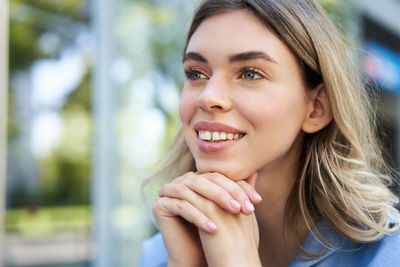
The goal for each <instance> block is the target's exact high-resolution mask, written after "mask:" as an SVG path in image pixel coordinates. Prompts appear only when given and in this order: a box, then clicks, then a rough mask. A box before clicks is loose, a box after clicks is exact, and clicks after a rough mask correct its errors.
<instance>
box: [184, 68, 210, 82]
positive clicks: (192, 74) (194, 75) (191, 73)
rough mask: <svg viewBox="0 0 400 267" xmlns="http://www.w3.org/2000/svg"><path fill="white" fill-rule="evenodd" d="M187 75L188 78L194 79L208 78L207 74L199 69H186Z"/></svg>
mask: <svg viewBox="0 0 400 267" xmlns="http://www.w3.org/2000/svg"><path fill="white" fill-rule="evenodd" d="M185 75H186V78H187V79H189V80H193V81H195V80H199V79H205V78H207V76H206V75H204V74H203V73H201V72H200V71H198V70H188V71H185Z"/></svg>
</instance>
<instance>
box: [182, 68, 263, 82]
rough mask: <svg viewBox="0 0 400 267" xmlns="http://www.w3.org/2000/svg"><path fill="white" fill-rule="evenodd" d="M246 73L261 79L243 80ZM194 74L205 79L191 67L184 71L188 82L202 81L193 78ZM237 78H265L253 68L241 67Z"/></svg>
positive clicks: (198, 71) (201, 73)
mask: <svg viewBox="0 0 400 267" xmlns="http://www.w3.org/2000/svg"><path fill="white" fill-rule="evenodd" d="M246 72H252V73H255V74H256V75H259V76H261V77H260V78H255V79H248V78H244V77H243V75H244V74H245V73H246ZM196 73H199V74H200V75H204V76H206V77H207V75H205V74H204V73H203V72H201V71H200V70H197V69H194V68H192V67H190V68H188V69H187V70H185V76H186V78H187V79H189V80H192V81H197V80H199V79H202V78H194V77H193V75H194V74H196ZM207 78H208V77H207ZM238 78H242V79H245V80H259V79H263V78H265V76H264V75H263V74H262V73H261V72H260V71H258V70H257V69H256V68H254V67H243V68H241V69H240V71H239V73H238Z"/></svg>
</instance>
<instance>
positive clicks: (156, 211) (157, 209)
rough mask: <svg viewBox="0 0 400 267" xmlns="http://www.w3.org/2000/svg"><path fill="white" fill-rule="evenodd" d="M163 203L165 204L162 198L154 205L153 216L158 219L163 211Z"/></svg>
mask: <svg viewBox="0 0 400 267" xmlns="http://www.w3.org/2000/svg"><path fill="white" fill-rule="evenodd" d="M162 202H163V199H162V198H161V199H159V200H157V201H156V202H154V204H153V206H152V212H153V215H154V216H156V217H157V215H158V214H159V213H160V211H161V208H162V206H163V203H162Z"/></svg>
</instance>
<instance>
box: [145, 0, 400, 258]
mask: <svg viewBox="0 0 400 267" xmlns="http://www.w3.org/2000/svg"><path fill="white" fill-rule="evenodd" d="M240 9H244V10H249V11H251V12H253V13H254V14H255V15H256V16H257V17H258V18H259V19H260V20H261V21H262V22H264V23H265V24H266V25H267V26H268V27H270V28H272V29H273V30H274V31H275V32H276V33H277V34H278V36H280V38H281V39H282V40H283V41H284V42H285V44H286V45H287V46H288V47H289V48H290V49H291V50H292V51H293V52H294V53H295V54H296V55H297V57H298V59H299V61H300V62H301V65H302V67H303V69H304V74H305V81H306V83H307V84H308V85H310V86H309V87H310V88H311V86H312V85H315V84H318V83H320V82H323V85H324V88H325V90H326V93H327V94H328V97H329V99H330V104H331V107H332V113H333V121H332V122H331V123H330V124H329V125H328V126H327V127H325V128H324V129H322V130H321V131H319V132H317V133H315V134H308V135H306V138H305V141H304V145H303V151H302V158H301V165H300V166H302V167H301V168H300V170H299V175H298V178H297V180H296V182H295V184H294V186H293V188H292V190H291V193H290V195H289V198H288V200H287V205H286V213H285V216H286V217H285V221H284V229H285V230H284V234H285V238H286V240H287V242H291V241H290V237H291V238H292V239H293V237H296V238H295V242H296V244H297V245H300V242H301V240H299V237H298V236H297V233H296V230H295V229H296V227H293V226H294V225H295V224H296V223H297V222H296V218H297V217H298V215H299V214H300V215H301V218H302V219H303V220H304V221H305V222H306V224H307V227H308V228H309V229H310V230H311V229H312V228H313V226H314V225H315V221H316V219H319V218H324V219H325V220H326V221H327V222H328V223H329V224H330V226H331V227H333V228H334V229H335V230H336V231H337V232H338V233H339V234H341V235H343V236H345V237H346V238H348V239H350V240H352V241H355V242H373V241H376V240H378V239H380V238H381V237H383V236H384V235H385V234H390V233H394V232H395V231H397V230H398V229H399V228H400V226H399V223H398V218H399V212H398V211H397V210H396V209H395V208H394V205H395V204H396V203H397V202H398V198H397V197H396V196H395V195H394V194H393V193H392V192H391V191H390V189H389V186H390V185H391V184H392V182H393V180H392V177H391V174H390V173H391V172H390V168H389V167H388V166H387V164H386V163H385V162H384V160H383V157H382V154H381V148H380V146H379V144H378V141H377V137H376V133H375V129H376V122H375V116H374V109H373V107H372V105H371V101H370V96H369V95H368V92H367V90H366V88H365V87H364V85H363V83H362V79H361V74H360V70H359V67H358V66H359V64H358V62H357V61H356V60H355V57H354V56H352V54H350V52H349V50H348V46H347V45H346V42H345V39H344V38H343V36H342V34H341V33H340V32H339V31H338V30H337V29H336V27H335V26H334V25H333V24H332V22H331V21H330V20H329V18H328V16H327V15H326V13H325V11H324V10H323V9H322V8H321V7H320V6H319V5H318V4H317V3H316V2H315V1H313V0H279V1H278V0H274V1H267V0H209V1H206V2H204V3H203V4H202V5H201V6H200V8H199V9H198V10H197V12H196V13H195V16H194V19H193V22H192V25H191V28H190V30H189V33H188V37H187V42H188V41H189V40H190V38H191V36H192V35H193V33H194V32H195V31H196V29H197V28H198V27H199V25H200V24H201V23H202V22H203V21H204V20H205V19H207V18H209V17H211V16H213V15H216V14H219V13H222V12H229V11H233V10H240ZM190 170H195V165H194V160H193V157H192V155H191V154H190V151H189V149H188V147H187V145H186V143H185V140H184V135H183V132H182V129H181V130H180V131H179V132H178V135H177V137H176V139H175V141H174V142H173V144H172V150H171V151H170V153H169V154H168V155H167V160H166V161H165V162H164V164H163V165H162V166H161V167H160V169H159V171H157V173H155V174H154V176H153V177H160V176H161V175H164V177H165V174H166V173H167V174H168V175H167V176H168V177H176V176H180V175H182V174H183V173H186V172H188V171H190ZM393 217H397V220H396V221H395V222H394V223H393V224H392V220H393ZM318 235H320V234H319V233H318V232H317V236H318ZM318 239H323V240H324V237H323V236H318ZM325 245H326V244H325ZM327 246H329V242H328V245H327ZM301 251H302V253H303V254H304V255H305V256H306V257H311V258H312V257H313V256H315V255H316V254H312V253H309V252H307V251H305V250H304V249H302V248H301ZM321 253H324V251H323V252H321Z"/></svg>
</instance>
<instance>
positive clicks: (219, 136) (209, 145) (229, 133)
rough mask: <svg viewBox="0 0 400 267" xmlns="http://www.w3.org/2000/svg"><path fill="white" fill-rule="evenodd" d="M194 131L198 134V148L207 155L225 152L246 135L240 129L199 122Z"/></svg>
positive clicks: (220, 124)
mask: <svg viewBox="0 0 400 267" xmlns="http://www.w3.org/2000/svg"><path fill="white" fill-rule="evenodd" d="M194 130H195V131H196V133H197V138H196V143H197V146H198V148H199V149H200V150H201V151H203V152H206V153H209V152H219V151H221V150H224V149H226V148H228V147H230V146H232V145H234V144H235V143H237V142H238V141H240V139H241V138H242V137H243V136H245V135H246V133H245V132H243V131H241V130H239V129H236V128H234V127H231V126H229V125H226V124H222V123H216V122H204V121H202V122H198V123H196V124H195V125H194Z"/></svg>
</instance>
